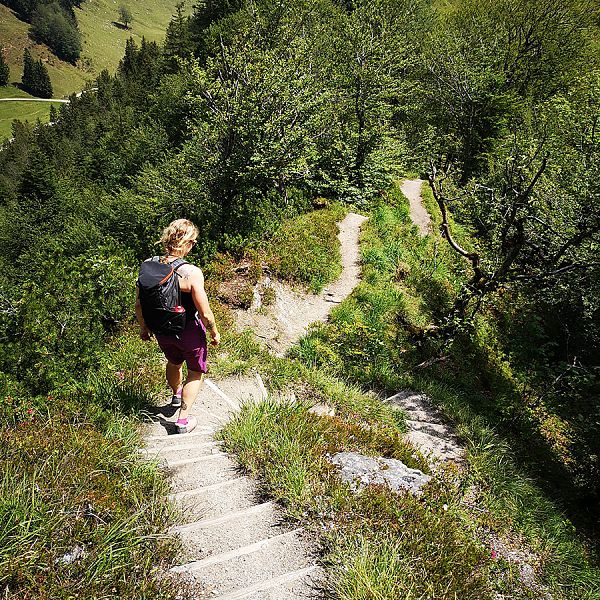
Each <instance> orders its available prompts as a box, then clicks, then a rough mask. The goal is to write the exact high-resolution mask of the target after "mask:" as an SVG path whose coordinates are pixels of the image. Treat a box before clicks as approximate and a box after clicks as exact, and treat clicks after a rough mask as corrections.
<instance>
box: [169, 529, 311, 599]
mask: <svg viewBox="0 0 600 600" xmlns="http://www.w3.org/2000/svg"><path fill="white" fill-rule="evenodd" d="M312 565H313V561H312V559H311V558H309V557H308V553H307V549H306V543H305V541H304V540H303V538H302V534H301V532H300V531H299V530H293V531H288V532H285V533H280V534H278V535H276V536H274V537H269V538H264V539H262V540H259V541H257V542H254V543H252V544H249V545H247V546H242V547H238V548H236V549H234V550H231V551H224V552H221V553H219V554H213V555H210V556H207V557H206V558H204V559H200V560H197V561H193V562H190V563H187V564H185V565H181V566H178V567H174V568H173V569H172V571H173V572H175V573H185V574H187V575H191V576H193V577H194V579H195V580H196V581H197V582H198V583H199V584H200V585H201V586H202V587H203V588H204V589H206V590H210V593H212V595H213V596H217V597H218V596H219V595H226V594H231V593H233V592H236V591H238V590H239V589H240V588H245V587H248V586H253V585H256V584H259V583H261V582H264V581H265V580H269V579H274V578H276V577H279V576H282V575H284V574H286V573H289V572H291V571H298V570H300V569H305V568H308V567H310V566H312Z"/></svg>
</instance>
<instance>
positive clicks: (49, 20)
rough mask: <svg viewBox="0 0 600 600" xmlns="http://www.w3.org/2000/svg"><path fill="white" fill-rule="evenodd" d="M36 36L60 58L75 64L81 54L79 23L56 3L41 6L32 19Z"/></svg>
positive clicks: (32, 26)
mask: <svg viewBox="0 0 600 600" xmlns="http://www.w3.org/2000/svg"><path fill="white" fill-rule="evenodd" d="M31 29H32V31H33V33H34V35H35V36H36V37H37V38H38V39H39V40H41V41H43V42H45V43H46V44H48V46H50V47H51V48H52V49H53V50H54V51H55V52H56V55H57V56H58V57H59V58H62V59H63V60H66V61H69V62H71V63H75V62H76V61H77V59H78V58H79V56H80V54H81V34H80V33H79V30H78V29H77V23H76V21H75V18H74V17H73V16H70V15H69V14H68V13H67V12H65V10H64V9H63V8H62V7H61V6H60V5H59V4H57V3H56V2H53V3H51V4H41V5H40V6H38V8H36V10H35V11H34V13H33V15H32V18H31Z"/></svg>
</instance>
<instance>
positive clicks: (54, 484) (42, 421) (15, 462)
mask: <svg viewBox="0 0 600 600" xmlns="http://www.w3.org/2000/svg"><path fill="white" fill-rule="evenodd" d="M143 352H144V349H143V347H142V346H141V342H139V340H135V338H132V337H127V336H125V337H122V338H120V339H119V341H118V342H115V344H113V346H111V347H109V348H108V349H107V351H106V353H105V354H104V359H103V363H102V364H100V365H99V367H98V370H97V372H96V373H95V374H94V375H93V376H90V377H89V378H88V379H87V380H84V381H83V382H82V383H81V384H79V385H71V386H64V387H63V388H61V389H57V390H56V391H55V392H53V393H51V394H49V395H47V396H43V397H31V396H28V395H27V394H26V393H25V391H24V390H23V389H22V388H21V387H20V386H19V385H18V384H17V383H15V382H14V381H10V380H8V379H7V378H5V379H3V381H2V382H0V387H1V389H0V397H2V398H3V401H2V402H1V404H0V411H1V414H2V417H3V422H4V423H5V426H4V427H3V429H2V431H1V432H0V473H1V474H0V523H1V524H2V525H1V527H0V590H1V591H2V596H3V598H7V599H12V598H14V599H17V598H18V599H36V600H37V599H55V598H64V599H67V598H68V599H71V598H90V599H92V598H94V599H98V598H144V599H145V598H147V599H150V598H152V599H158V598H169V597H172V590H171V589H170V588H171V586H170V585H169V584H168V583H167V582H166V581H165V580H164V579H162V578H161V577H159V576H158V570H159V568H160V567H161V566H162V565H167V564H168V563H169V562H170V561H171V559H172V557H173V555H174V553H175V551H176V549H177V548H176V543H175V541H174V540H173V539H172V538H168V537H166V536H165V535H164V534H163V533H162V532H163V531H164V527H165V523H168V522H169V521H170V518H171V508H170V507H169V505H168V503H167V501H166V495H167V493H168V484H167V482H166V480H165V478H164V476H163V474H162V472H161V471H160V470H159V468H158V465H157V464H155V463H152V462H147V461H143V460H141V458H140V455H139V453H138V448H139V447H140V445H141V440H140V437H139V433H138V425H139V416H140V415H141V414H143V412H144V410H145V409H146V408H147V407H148V406H149V405H150V404H151V403H152V400H153V398H152V393H151V392H149V386H148V383H149V382H148V373H151V372H152V365H151V364H149V363H151V362H152V360H153V359H152V358H151V359H150V361H148V359H147V358H144V354H143ZM161 371H162V368H161ZM155 387H156V386H155ZM127 415H129V416H127Z"/></svg>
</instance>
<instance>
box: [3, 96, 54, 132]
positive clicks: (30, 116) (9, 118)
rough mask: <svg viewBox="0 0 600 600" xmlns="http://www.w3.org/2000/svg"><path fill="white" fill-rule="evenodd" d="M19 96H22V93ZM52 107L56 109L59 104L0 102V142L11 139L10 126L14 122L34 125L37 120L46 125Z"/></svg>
mask: <svg viewBox="0 0 600 600" xmlns="http://www.w3.org/2000/svg"><path fill="white" fill-rule="evenodd" d="M19 91H20V90H19ZM21 94H22V95H23V93H21ZM52 105H54V106H55V107H56V108H58V107H59V106H60V103H59V102H52V103H51V102H0V140H2V139H4V138H10V137H11V125H12V122H13V121H14V120H19V121H29V122H30V123H34V122H35V121H37V119H39V120H40V121H41V122H42V123H47V122H48V120H49V118H50V106H52Z"/></svg>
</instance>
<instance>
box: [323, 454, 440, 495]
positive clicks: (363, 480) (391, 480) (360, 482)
mask: <svg viewBox="0 0 600 600" xmlns="http://www.w3.org/2000/svg"><path fill="white" fill-rule="evenodd" d="M329 460H330V462H331V463H333V464H334V465H336V466H338V467H339V468H340V477H341V478H342V481H347V482H350V483H352V484H353V485H355V486H357V488H358V489H360V488H362V487H364V486H366V485H369V484H372V483H374V484H379V485H384V484H385V485H387V486H388V487H389V488H390V489H392V490H394V491H395V492H409V493H411V494H413V495H415V496H416V495H419V494H420V493H421V488H422V487H423V486H424V485H425V484H426V483H427V482H428V481H430V479H431V477H430V476H429V475H425V473H423V472H422V471H419V470H418V469H411V468H410V467H407V466H406V465H405V464H404V463H403V462H402V461H401V460H396V459H394V458H382V457H377V458H374V457H372V456H365V455H364V454H359V453H358V452H338V453H337V454H334V455H333V456H332V457H331V458H330V459H329Z"/></svg>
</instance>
